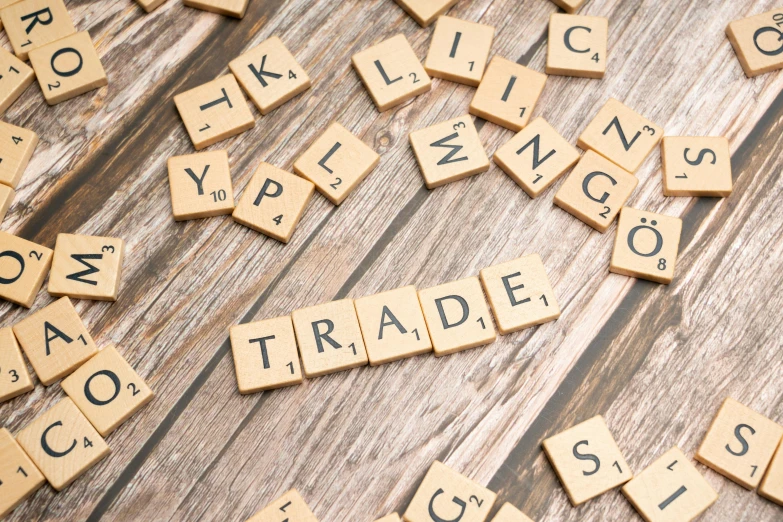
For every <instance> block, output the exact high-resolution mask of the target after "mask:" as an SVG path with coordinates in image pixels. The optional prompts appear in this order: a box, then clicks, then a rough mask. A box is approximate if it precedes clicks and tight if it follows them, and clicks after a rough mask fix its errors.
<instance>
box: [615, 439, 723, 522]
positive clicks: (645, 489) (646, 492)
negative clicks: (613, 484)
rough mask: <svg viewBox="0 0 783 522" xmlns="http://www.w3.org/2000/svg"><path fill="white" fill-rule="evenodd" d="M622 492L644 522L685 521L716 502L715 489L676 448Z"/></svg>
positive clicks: (635, 478)
mask: <svg viewBox="0 0 783 522" xmlns="http://www.w3.org/2000/svg"><path fill="white" fill-rule="evenodd" d="M622 491H623V494H624V495H625V496H626V498H627V499H628V500H629V501H630V502H631V504H633V507H635V508H636V511H638V512H639V514H640V515H641V516H642V518H644V519H645V520H646V521H647V522H675V521H677V522H680V521H681V522H687V521H690V520H693V519H694V518H696V517H697V516H699V515H700V514H701V513H703V512H704V511H706V510H707V508H708V507H710V506H711V505H712V504H713V503H714V502H715V501H716V500H717V499H718V494H717V493H715V490H713V489H712V487H710V485H709V484H708V483H707V481H706V480H704V477H702V475H701V473H699V471H698V470H697V469H696V468H695V467H694V466H693V464H691V462H690V461H689V460H688V458H687V457H686V456H685V455H684V454H683V453H682V451H680V449H679V448H677V447H674V448H672V449H670V450H669V451H667V452H666V453H664V454H663V455H662V456H661V457H660V458H658V460H656V461H655V462H653V463H652V464H650V466H649V467H648V468H647V469H645V470H644V471H642V472H641V473H639V474H638V475H637V476H636V477H634V478H633V479H632V480H631V481H630V482H628V483H627V484H626V485H625V486H623V490H622Z"/></svg>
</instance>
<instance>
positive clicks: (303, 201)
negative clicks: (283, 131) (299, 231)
mask: <svg viewBox="0 0 783 522" xmlns="http://www.w3.org/2000/svg"><path fill="white" fill-rule="evenodd" d="M314 190H315V186H314V185H313V184H312V183H311V182H309V181H307V180H306V179H302V178H300V177H299V176H295V175H294V174H289V173H288V172H286V171H284V170H280V169H278V168H276V167H273V166H272V165H270V164H268V163H261V165H259V167H258V169H257V170H256V172H255V174H253V178H252V179H251V180H250V183H248V185H247V187H245V191H244V193H243V194H242V197H241V198H239V203H238V204H237V208H236V209H234V214H233V217H234V221H236V222H237V223H241V224H243V225H245V226H246V227H250V228H252V229H253V230H255V231H257V232H261V233H262V234H266V235H267V236H269V237H272V238H274V239H277V240H278V241H282V242H283V243H288V241H289V240H290V239H291V236H292V235H293V233H294V229H295V228H296V224H297V223H299V219H300V218H301V217H302V214H303V213H304V210H305V207H307V203H308V202H309V201H310V198H312V196H313V191H314Z"/></svg>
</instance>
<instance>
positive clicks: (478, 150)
mask: <svg viewBox="0 0 783 522" xmlns="http://www.w3.org/2000/svg"><path fill="white" fill-rule="evenodd" d="M410 142H411V147H413V153H414V154H415V155H416V160H417V161H418V162H419V168H421V173H422V175H423V176H424V183H425V184H426V185H427V188H430V189H433V188H435V187H440V186H441V185H445V184H446V183H451V182H452V181H457V180H460V179H463V178H466V177H468V176H472V175H474V174H478V173H480V172H486V171H487V170H489V159H488V158H487V153H486V152H485V151H484V146H483V145H482V144H481V139H479V135H478V132H477V131H476V126H475V125H473V118H471V117H470V116H469V115H467V114H466V115H464V116H460V117H459V118H454V119H453V120H449V121H444V122H442V123H438V124H436V125H433V126H432V127H427V128H425V129H421V130H417V131H414V132H411V133H410Z"/></svg>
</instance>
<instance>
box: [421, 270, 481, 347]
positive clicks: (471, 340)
mask: <svg viewBox="0 0 783 522" xmlns="http://www.w3.org/2000/svg"><path fill="white" fill-rule="evenodd" d="M419 302H420V303H421V309H422V311H423V312H424V319H425V320H426V322H427V329H428V330H429V332H430V339H432V347H433V350H434V351H435V357H441V356H443V355H448V354H451V353H455V352H460V351H462V350H467V349H469V348H475V347H477V346H482V345H485V344H489V343H491V342H494V341H495V337H496V336H495V327H494V326H493V324H492V319H491V318H490V316H489V309H488V308H487V303H486V301H484V293H483V292H482V291H481V283H479V279H478V277H468V278H465V279H461V280H459V281H452V282H451V283H445V284H442V285H440V286H434V287H432V288H427V289H425V290H419Z"/></svg>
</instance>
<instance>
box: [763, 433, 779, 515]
mask: <svg viewBox="0 0 783 522" xmlns="http://www.w3.org/2000/svg"><path fill="white" fill-rule="evenodd" d="M758 493H759V495H761V496H762V497H764V498H766V499H767V500H771V501H772V502H775V503H776V504H780V505H781V506H783V440H782V441H781V442H780V445H778V450H777V451H776V452H775V456H774V457H773V458H772V462H770V464H769V468H767V474H766V475H764V480H762V481H761V484H760V485H759V489H758Z"/></svg>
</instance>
